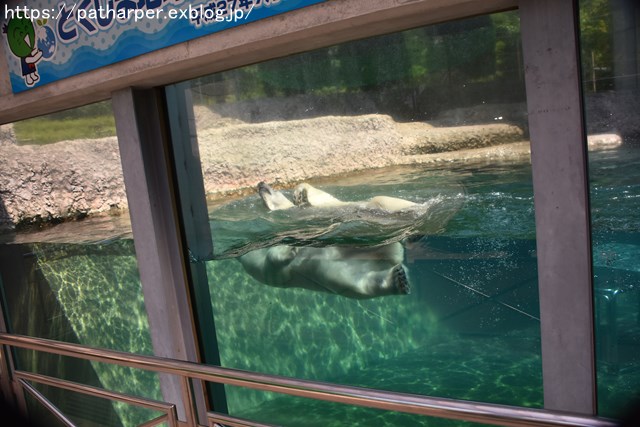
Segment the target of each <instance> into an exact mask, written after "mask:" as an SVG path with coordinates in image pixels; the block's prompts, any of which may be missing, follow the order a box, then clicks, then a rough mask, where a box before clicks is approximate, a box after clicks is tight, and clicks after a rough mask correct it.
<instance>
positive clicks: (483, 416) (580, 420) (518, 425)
mask: <svg viewBox="0 0 640 427" xmlns="http://www.w3.org/2000/svg"><path fill="white" fill-rule="evenodd" d="M0 344H4V345H7V346H10V347H18V348H25V349H30V350H35V351H39V352H47V353H53V354H60V355H64V356H69V357H74V358H78V359H84V360H91V361H96V362H101V363H109V364H115V365H119V366H127V367H130V368H136V369H143V370H146V371H152V372H159V373H165V374H172V375H176V376H179V377H181V378H186V379H188V380H191V379H200V380H203V381H209V382H216V383H222V384H229V385H234V386H239V387H249V388H251V389H254V390H263V391H271V392H275V393H283V394H287V395H292V396H299V397H306V398H311V399H318V400H324V401H329V402H337V403H344V404H348V405H356V406H362V407H370V408H377V409H385V410H392V411H401V412H406V413H411V414H418V415H424V416H432V417H438V418H447V419H454V420H464V421H474V422H480V423H490V424H494V425H502V426H515V427H525V426H526V427H533V426H537V427H543V426H548V427H551V426H589V427H616V426H617V425H618V424H617V423H616V422H615V421H613V420H608V419H604V418H598V417H593V416H586V415H580V414H575V413H570V412H563V411H550V410H545V409H534V408H522V407H514V406H507V405H498V404H492V403H482V402H472V401H464V400H454V399H446V398H438V397H428V396H422V395H415V394H408V393H399V392H388V391H381V390H373V389H367V388H362V387H353V386H343V385H337V384H330V383H323V382H318V381H309V380H301V379H296V378H289V377H283V376H278V375H268V374H260V373H255V372H248V371H242V370H238V369H232V368H222V367H218V366H210V365H203V364H199V363H195V362H185V361H181V360H175V359H169V358H162V357H157V356H143V355H136V354H129V353H124V352H120V351H115V350H107V349H98V348H92V347H88V346H83V345H79V344H69V343H63V342H58V341H53V340H47V339H42V338H33V337H27V336H22V335H11V334H4V333H0ZM19 375H22V376H28V375H29V374H28V373H22V372H20V373H19ZM36 378H44V379H45V380H46V381H49V382H51V383H52V384H60V382H61V381H60V380H57V379H49V378H47V377H43V376H37V377H36ZM63 384H70V383H69V382H63ZM79 389H82V391H84V392H86V393H94V392H98V393H99V394H103V395H104V394H112V393H111V392H105V391H102V390H95V389H93V388H87V387H82V386H81V387H79V388H78V390H79ZM118 397H119V398H123V399H125V400H128V399H127V398H126V397H125V396H124V395H118ZM169 406H170V405H169ZM167 407H168V406H167ZM207 416H208V419H209V420H210V421H216V420H220V421H222V420H225V419H226V420H229V421H232V422H234V423H236V424H235V425H239V426H260V427H262V426H264V424H261V423H256V422H252V421H246V420H240V419H238V418H235V417H229V416H226V415H222V414H215V413H209V414H207ZM232 425H234V424H232Z"/></svg>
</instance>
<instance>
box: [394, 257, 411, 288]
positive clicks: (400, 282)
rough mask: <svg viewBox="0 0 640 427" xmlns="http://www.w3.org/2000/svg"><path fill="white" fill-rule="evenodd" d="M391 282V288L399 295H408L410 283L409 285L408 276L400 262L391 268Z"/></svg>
mask: <svg viewBox="0 0 640 427" xmlns="http://www.w3.org/2000/svg"><path fill="white" fill-rule="evenodd" d="M390 280H391V283H392V288H393V289H395V290H396V291H397V293H398V294H400V295H409V294H410V293H411V285H409V278H408V277H407V271H406V270H405V269H404V266H403V265H402V264H398V265H396V266H395V267H393V268H392V269H391V278H390Z"/></svg>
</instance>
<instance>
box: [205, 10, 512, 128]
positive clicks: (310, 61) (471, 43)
mask: <svg viewBox="0 0 640 427" xmlns="http://www.w3.org/2000/svg"><path fill="white" fill-rule="evenodd" d="M519 31H520V25H519V17H518V14H517V12H504V13H500V14H495V15H487V16H479V17H475V18H471V19H465V20H460V21H451V22H446V23H443V24H438V25H432V26H427V27H422V28H417V29H413V30H408V31H404V32H401V33H394V34H388V35H383V36H377V37H372V38H367V39H363V40H356V41H352V42H348V43H342V44H339V45H336V46H331V47H327V48H323V49H317V50H314V51H310V52H305V53H301V54H296V55H292V56H288V57H284V58H278V59H274V60H271V61H267V62H263V63H260V64H256V65H252V66H248V67H243V68H240V69H236V70H230V71H227V72H223V73H218V74H215V75H212V76H208V77H206V78H202V79H198V81H197V82H196V83H195V84H194V88H195V89H196V90H195V92H196V96H195V97H194V99H195V101H196V102H197V103H201V104H205V105H211V104H216V103H225V102H239V101H246V100H256V99H260V98H272V97H290V96H296V95H302V94H313V95H315V96H327V97H330V96H331V95H338V94H345V93H347V94H348V93H366V94H367V96H369V97H370V99H371V100H373V101H374V102H378V103H384V104H385V105H386V106H389V105H390V106H391V107H390V109H389V108H386V109H387V111H390V112H391V113H397V114H398V115H400V116H403V117H404V118H413V117H412V114H416V112H417V111H420V112H424V111H429V110H433V111H436V110H441V109H443V108H447V107H451V106H456V107H459V106H464V105H466V104H473V103H478V102H482V101H485V99H484V98H482V97H484V96H485V94H487V93H488V94H493V93H497V92H498V91H496V90H495V89H496V85H497V84H500V85H502V88H503V90H501V91H500V93H503V94H504V93H507V94H509V96H511V97H514V98H516V99H518V100H520V99H519V98H518V96H520V97H522V96H523V95H521V94H523V93H524V91H523V90H520V89H522V88H523V72H522V67H521V66H520V63H521V56H522V55H521V53H520V35H519ZM472 86H473V87H472ZM478 86H482V90H480V89H481V88H479V87H478ZM383 92H384V95H383V94H382V93H383ZM481 93H482V94H481ZM512 94H513V95H512ZM481 98H482V99H481ZM407 99H413V100H414V105H413V106H408V104H407V102H406V100H407ZM418 107H419V108H418ZM412 109H414V110H415V111H413V110H412ZM394 110H395V111H394Z"/></svg>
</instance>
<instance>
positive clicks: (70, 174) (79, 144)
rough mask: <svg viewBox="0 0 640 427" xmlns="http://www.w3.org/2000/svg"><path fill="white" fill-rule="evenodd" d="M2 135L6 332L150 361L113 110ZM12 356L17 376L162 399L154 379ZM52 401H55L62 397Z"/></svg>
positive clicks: (121, 417) (85, 111) (34, 122)
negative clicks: (44, 377)
mask: <svg viewBox="0 0 640 427" xmlns="http://www.w3.org/2000/svg"><path fill="white" fill-rule="evenodd" d="M1 130H2V134H1V135H0V140H1V141H0V188H2V192H1V193H0V228H1V229H2V232H1V233H0V274H1V275H2V280H1V282H2V285H3V289H2V291H3V293H2V300H3V303H4V306H5V313H6V314H7V317H8V318H9V324H8V327H9V331H10V332H11V333H16V334H23V335H29V336H34V337H40V338H48V339H53V340H59V341H66V342H72V343H79V344H84V345H88V346H92V347H100V348H109V349H114V350H121V351H127V352H132V353H147V354H151V353H153V350H152V346H151V337H150V334H149V325H148V321H147V315H146V311H145V307H144V301H143V296H142V288H141V285H140V277H139V273H138V266H137V261H136V256H135V251H134V246H133V240H132V237H131V230H130V221H129V215H128V212H127V210H126V209H127V201H126V194H125V189H124V182H123V178H122V168H121V164H120V156H119V152H118V141H117V139H116V137H115V129H114V123H113V114H112V111H111V104H110V103H109V102H104V103H100V104H94V105H90V106H87V107H83V108H78V109H74V110H70V111H65V112H62V113H57V114H52V115H49V116H45V117H39V118H35V119H30V120H25V121H23V122H19V123H14V124H10V125H4V126H2V128H1ZM15 354H16V357H17V359H18V360H17V366H18V368H19V369H23V370H30V371H35V372H39V373H43V374H47V375H52V376H56V377H59V378H65V379H68V380H73V381H77V382H81V383H86V384H90V385H95V386H102V387H105V388H107V389H110V390H115V391H121V392H125V393H133V394H138V395H142V396H148V397H154V398H158V397H159V395H160V393H159V383H158V379H157V376H156V375H154V374H150V373H146V372H141V371H135V372H134V371H131V370H129V369H124V368H117V367H113V366H110V365H100V364H96V363H89V362H85V361H79V360H75V359H68V358H64V357H56V356H53V355H47V354H42V353H35V352H32V351H17V352H16V353H15ZM52 393H54V397H53V399H56V397H55V395H60V396H62V394H61V393H63V392H61V391H59V390H53V391H52ZM63 400H64V399H63ZM99 404H100V405H106V407H105V408H104V411H105V413H111V414H112V415H114V416H110V417H109V418H108V419H110V420H117V423H116V425H118V423H123V424H124V425H127V424H128V423H129V422H133V420H134V419H135V414H134V413H133V412H131V410H130V408H126V407H122V408H118V407H115V409H112V407H111V406H112V405H111V403H110V402H107V401H100V403H99ZM73 407H75V406H73ZM114 411H115V412H114ZM70 415H71V416H73V414H72V413H71V414H70ZM105 422H106V421H105Z"/></svg>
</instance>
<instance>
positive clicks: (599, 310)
mask: <svg viewBox="0 0 640 427" xmlns="http://www.w3.org/2000/svg"><path fill="white" fill-rule="evenodd" d="M579 6H580V42H581V48H582V73H583V78H584V92H585V103H586V119H587V123H586V124H587V130H588V133H589V144H590V145H593V144H602V143H603V142H607V141H609V143H608V145H609V147H610V149H609V150H606V151H599V152H591V153H590V155H589V175H590V181H591V182H590V184H591V221H592V241H593V273H594V295H595V310H596V311H595V319H596V357H597V359H596V361H597V379H598V412H599V413H600V414H601V415H603V416H609V417H619V416H621V415H622V414H623V413H624V411H626V410H628V409H629V408H632V407H633V406H634V405H635V407H636V408H637V401H638V399H640V394H639V390H640V291H639V286H638V285H639V280H640V264H639V263H638V259H640V175H639V174H638V162H639V161H640V150H639V149H638V146H639V144H640V115H639V112H640V101H639V100H640V68H639V67H640V62H639V61H638V51H639V50H638V49H639V46H640V44H639V40H638V38H637V34H638V30H639V28H640V21H639V18H638V17H639V16H640V5H638V3H637V2H634V1H617V0H581V1H580V3H579Z"/></svg>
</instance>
